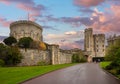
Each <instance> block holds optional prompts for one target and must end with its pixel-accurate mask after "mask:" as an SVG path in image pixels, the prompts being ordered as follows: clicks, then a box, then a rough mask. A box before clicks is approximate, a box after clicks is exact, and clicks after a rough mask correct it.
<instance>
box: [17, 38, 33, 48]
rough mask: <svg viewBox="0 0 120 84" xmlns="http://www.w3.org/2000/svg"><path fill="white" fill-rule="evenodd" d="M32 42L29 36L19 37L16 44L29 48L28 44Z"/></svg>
mask: <svg viewBox="0 0 120 84" xmlns="http://www.w3.org/2000/svg"><path fill="white" fill-rule="evenodd" d="M32 42H33V39H32V38H31V37H23V38H20V39H19V42H18V45H19V47H21V48H30V44H31V43H32Z"/></svg>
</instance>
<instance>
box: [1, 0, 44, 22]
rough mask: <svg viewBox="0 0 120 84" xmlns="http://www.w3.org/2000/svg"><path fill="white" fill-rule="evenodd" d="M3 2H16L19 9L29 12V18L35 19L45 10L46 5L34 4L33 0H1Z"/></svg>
mask: <svg viewBox="0 0 120 84" xmlns="http://www.w3.org/2000/svg"><path fill="white" fill-rule="evenodd" d="M1 2H3V3H7V4H8V3H9V4H11V3H16V6H17V7H18V8H19V9H22V10H24V11H27V12H29V13H30V14H29V20H31V21H35V20H37V18H38V17H39V16H42V12H43V11H44V10H46V7H45V6H43V5H41V4H38V5H36V4H35V3H34V2H33V0H2V1H1Z"/></svg>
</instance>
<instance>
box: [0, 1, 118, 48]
mask: <svg viewBox="0 0 120 84" xmlns="http://www.w3.org/2000/svg"><path fill="white" fill-rule="evenodd" d="M28 18H29V20H30V21H35V22H36V23H38V24H39V25H41V26H42V28H43V40H44V42H46V43H49V44H59V46H60V48H62V49H72V48H80V49H83V46H84V29H86V28H89V27H91V28H93V31H94V33H95V34H98V33H104V34H105V35H106V37H109V36H110V35H113V34H117V35H119V34H120V0H0V36H9V33H10V30H9V25H10V23H12V22H14V21H18V20H28Z"/></svg>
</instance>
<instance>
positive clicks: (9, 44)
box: [3, 36, 17, 46]
mask: <svg viewBox="0 0 120 84" xmlns="http://www.w3.org/2000/svg"><path fill="white" fill-rule="evenodd" d="M3 42H4V43H5V44H6V45H8V46H12V45H13V44H14V43H17V40H16V39H15V38H14V37H11V36H10V37H8V38H6V39H4V41H3Z"/></svg>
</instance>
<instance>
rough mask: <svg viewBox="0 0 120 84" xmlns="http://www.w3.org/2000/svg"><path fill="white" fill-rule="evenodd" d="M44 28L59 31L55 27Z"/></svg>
mask: <svg viewBox="0 0 120 84" xmlns="http://www.w3.org/2000/svg"><path fill="white" fill-rule="evenodd" d="M42 28H45V29H51V30H56V31H58V29H56V28H54V27H52V26H42Z"/></svg>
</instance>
